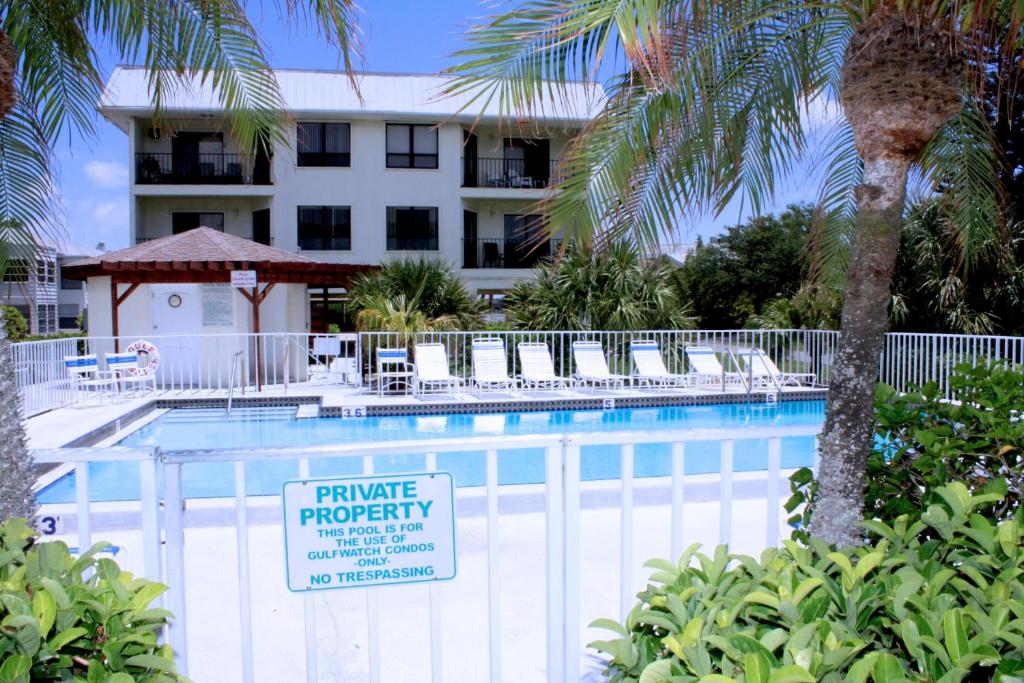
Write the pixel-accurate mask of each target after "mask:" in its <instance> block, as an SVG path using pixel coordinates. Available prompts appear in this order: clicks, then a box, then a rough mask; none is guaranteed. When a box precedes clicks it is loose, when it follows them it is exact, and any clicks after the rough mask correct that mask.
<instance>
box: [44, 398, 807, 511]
mask: <svg viewBox="0 0 1024 683" xmlns="http://www.w3.org/2000/svg"><path fill="white" fill-rule="evenodd" d="M295 412H296V410H295V407H294V406H292V407H282V408H236V409H235V410H234V411H233V412H232V414H231V415H230V416H228V415H227V414H226V413H225V411H224V410H223V409H217V408H209V409H205V408H204V409H197V408H178V409H173V410H170V411H168V412H166V413H165V414H163V415H161V416H160V417H158V418H157V419H155V420H153V421H152V422H150V423H148V424H146V425H145V426H143V427H142V428H141V429H139V430H138V431H136V432H134V433H132V434H129V435H127V436H126V437H124V438H123V439H121V441H119V442H118V445H120V446H157V445H159V446H160V447H161V448H162V449H164V450H165V451H180V450H195V449H209V448H254V447H288V446H314V445H315V446H323V445H330V444H353V443H375V442H378V443H379V442H386V441H407V440H416V441H422V442H429V441H430V440H432V439H435V440H436V439H449V438H458V437H467V436H476V437H481V436H482V437H494V439H495V442H494V446H495V447H496V448H499V449H500V448H501V437H503V436H509V435H518V434H569V433H579V432H616V431H629V432H635V431H654V430H673V429H713V428H714V429H723V428H724V429H734V430H735V438H736V442H735V452H734V470H735V471H737V472H741V471H754V470H762V469H765V468H766V466H767V465H766V463H767V458H768V442H767V440H766V439H744V438H743V430H744V429H750V428H756V427H771V426H780V427H781V426H820V425H821V424H822V422H823V420H824V414H825V404H824V402H823V401H785V402H781V403H778V404H767V405H765V404H745V403H744V404H740V403H732V404H725V405H699V406H666V407H660V408H628V409H626V408H620V409H615V410H560V411H538V412H511V413H489V414H457V415H431V416H419V415H408V416H388V417H367V418H363V419H359V420H342V419H339V418H299V419H297V418H296V416H295ZM428 449H429V446H426V445H424V446H423V448H422V449H419V450H415V451H411V452H409V453H407V454H398V455H381V456H376V457H375V458H374V470H375V471H376V472H378V473H389V472H401V471H412V470H422V469H424V468H425V463H426V456H425V452H426V451H427V450H428ZM670 450H671V447H670V445H669V444H667V443H666V444H638V445H637V446H636V450H635V455H634V470H633V475H634V476H635V477H641V478H642V477H659V476H667V475H669V474H670V473H671V453H670ZM719 454H720V450H719V443H718V442H694V443H690V444H688V445H687V450H686V463H685V473H686V474H706V473H711V472H717V471H718V467H719ZM813 458H814V439H813V438H812V437H790V438H785V439H783V447H782V463H781V464H782V467H783V468H791V467H800V466H804V465H810V464H811V463H812V461H813ZM620 466H621V460H620V457H619V448H618V446H614V445H613V446H585V447H583V448H582V449H581V451H580V476H581V479H582V480H584V481H594V480H601V479H617V478H619V476H620V475H621V472H620ZM437 468H438V469H439V470H445V471H448V472H451V473H452V474H453V475H454V477H455V482H456V484H457V485H458V486H480V485H483V484H484V477H485V469H484V453H483V452H482V451H481V452H464V453H438V454H437ZM361 473H362V462H361V459H360V458H352V457H344V458H318V459H315V460H311V461H310V475H311V476H313V477H326V476H338V475H355V474H361ZM89 475H90V476H89V484H90V496H91V498H92V500H94V501H115V500H137V499H138V497H139V470H138V466H137V465H136V464H135V463H126V462H103V463H99V462H93V463H91V464H90V466H89ZM297 477H298V463H297V461H294V460H267V461H260V462H251V463H250V464H249V465H248V466H247V467H246V491H247V493H249V494H251V495H268V494H278V493H280V491H281V484H282V483H283V482H284V481H287V480H288V479H295V478H297ZM543 481H544V453H543V451H542V450H541V449H536V448H533V449H524V448H520V449H506V450H500V451H499V453H498V483H499V484H534V483H540V482H543ZM182 487H183V490H184V495H185V496H186V497H188V498H211V497H212V498H216V497H226V496H231V495H234V474H233V464H232V463H230V462H196V463H188V464H185V465H184V466H183V467H182ZM37 497H38V499H39V502H40V503H44V504H46V503H70V502H73V501H74V500H75V481H74V475H73V474H69V475H67V476H65V477H63V478H61V479H58V480H57V481H55V482H54V483H53V484H51V485H49V486H47V487H46V488H45V489H43V490H41V491H40V492H39V494H38V496H37Z"/></svg>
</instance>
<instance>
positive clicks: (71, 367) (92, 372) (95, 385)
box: [64, 353, 117, 404]
mask: <svg viewBox="0 0 1024 683" xmlns="http://www.w3.org/2000/svg"><path fill="white" fill-rule="evenodd" d="M64 367H65V368H67V370H68V374H69V375H71V380H72V382H73V383H74V389H75V403H76V404H77V403H79V401H80V395H81V394H82V393H83V392H92V395H93V396H95V397H96V398H97V399H98V400H99V402H100V403H102V402H103V399H104V398H105V397H108V398H110V400H111V402H113V399H114V397H115V396H117V376H116V375H115V374H114V373H112V372H110V371H105V370H100V366H99V362H98V361H97V360H96V354H95V353H90V354H87V355H85V356H64ZM86 395H88V394H86Z"/></svg>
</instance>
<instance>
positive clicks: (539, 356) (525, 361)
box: [516, 342, 569, 389]
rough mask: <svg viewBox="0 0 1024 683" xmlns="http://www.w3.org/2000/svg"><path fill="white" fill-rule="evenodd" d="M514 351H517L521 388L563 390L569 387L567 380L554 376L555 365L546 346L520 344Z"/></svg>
mask: <svg viewBox="0 0 1024 683" xmlns="http://www.w3.org/2000/svg"><path fill="white" fill-rule="evenodd" d="M516 349H517V350H518V351H519V366H520V375H519V380H520V382H522V385H523V388H529V387H534V388H537V389H542V388H546V389H559V388H561V389H564V388H566V387H567V386H569V380H567V379H566V378H565V377H561V376H559V375H557V374H555V364H554V362H553V361H552V360H551V352H550V351H548V345H547V344H545V343H544V342H521V343H519V344H517V345H516Z"/></svg>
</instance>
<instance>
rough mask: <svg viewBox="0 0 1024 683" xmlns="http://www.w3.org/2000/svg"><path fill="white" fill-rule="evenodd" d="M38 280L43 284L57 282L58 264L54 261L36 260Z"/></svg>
mask: <svg viewBox="0 0 1024 683" xmlns="http://www.w3.org/2000/svg"><path fill="white" fill-rule="evenodd" d="M36 280H37V282H39V283H41V284H48V285H52V284H56V282H57V264H56V263H54V262H53V261H37V262H36Z"/></svg>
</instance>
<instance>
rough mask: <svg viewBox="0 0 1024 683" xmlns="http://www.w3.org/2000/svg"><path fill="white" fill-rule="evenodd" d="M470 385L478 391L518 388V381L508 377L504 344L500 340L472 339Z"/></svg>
mask: <svg viewBox="0 0 1024 683" xmlns="http://www.w3.org/2000/svg"><path fill="white" fill-rule="evenodd" d="M472 357H473V378H472V380H471V381H472V384H473V386H475V387H476V388H478V389H483V390H486V389H508V390H512V389H515V388H516V387H518V386H519V380H518V379H516V378H513V377H509V376H508V359H507V358H506V356H505V342H503V341H502V340H500V339H491V338H482V339H474V340H473V344H472Z"/></svg>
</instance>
